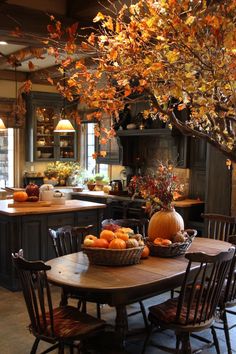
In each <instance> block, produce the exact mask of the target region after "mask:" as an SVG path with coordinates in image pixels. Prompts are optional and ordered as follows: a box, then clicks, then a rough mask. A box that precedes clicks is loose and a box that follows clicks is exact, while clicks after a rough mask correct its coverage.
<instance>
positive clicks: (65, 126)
mask: <svg viewBox="0 0 236 354" xmlns="http://www.w3.org/2000/svg"><path fill="white" fill-rule="evenodd" d="M54 132H55V133H68V132H75V128H74V127H73V125H72V124H71V122H70V121H69V119H61V120H59V122H58V123H57V126H56V128H55V129H54Z"/></svg>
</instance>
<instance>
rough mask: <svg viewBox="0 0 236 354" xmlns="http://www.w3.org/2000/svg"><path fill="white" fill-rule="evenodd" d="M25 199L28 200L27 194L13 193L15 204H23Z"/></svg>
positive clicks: (22, 192) (21, 192)
mask: <svg viewBox="0 0 236 354" xmlns="http://www.w3.org/2000/svg"><path fill="white" fill-rule="evenodd" d="M27 199H28V194H27V193H26V192H24V191H20V192H14V193H13V200H14V201H15V202H25V201H26V200H27Z"/></svg>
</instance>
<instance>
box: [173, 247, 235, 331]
mask: <svg viewBox="0 0 236 354" xmlns="http://www.w3.org/2000/svg"><path fill="white" fill-rule="evenodd" d="M234 252H235V248H234V247H231V248H230V249H229V250H228V251H227V252H221V253H219V254H217V255H208V254H205V253H202V252H197V253H187V254H186V255H185V257H186V258H187V259H188V260H189V262H188V266H187V269H186V273H185V278H184V282H183V285H182V287H181V291H180V295H179V300H178V306H177V312H176V322H177V323H180V324H183V325H185V326H186V325H190V326H194V325H200V324H202V323H205V324H206V325H207V324H208V325H209V323H211V321H212V320H213V318H214V314H215V311H216V307H217V305H218V302H219V299H220V295H221V291H222V288H223V285H224V280H225V278H226V276H227V274H228V272H229V269H230V265H231V260H232V258H233V256H234ZM196 264H198V267H197V268H196V269H195V272H194V275H192V274H191V269H193V268H194V266H195V267H196Z"/></svg>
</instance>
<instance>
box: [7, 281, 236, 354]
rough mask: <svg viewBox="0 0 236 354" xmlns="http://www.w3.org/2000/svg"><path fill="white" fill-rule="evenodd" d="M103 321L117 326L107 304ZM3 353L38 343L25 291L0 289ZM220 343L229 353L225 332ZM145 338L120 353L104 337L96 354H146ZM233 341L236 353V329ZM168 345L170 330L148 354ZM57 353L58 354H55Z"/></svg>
mask: <svg viewBox="0 0 236 354" xmlns="http://www.w3.org/2000/svg"><path fill="white" fill-rule="evenodd" d="M52 293H53V299H54V303H55V304H57V303H58V302H59V297H60V291H59V290H58V289H57V288H56V287H52ZM168 295H169V294H168ZM163 300H164V295H163V296H158V297H156V298H152V299H149V300H146V301H145V305H146V306H147V307H148V306H150V305H151V304H153V303H158V302H162V301H163ZM135 307H136V304H135V305H132V306H129V308H128V311H130V312H133V311H134V308H135ZM89 312H90V313H91V314H94V315H95V313H96V305H95V304H91V305H89ZM101 312H102V318H104V319H105V320H106V321H107V322H108V323H110V324H113V319H114V310H113V309H112V308H110V307H109V306H107V305H104V306H103V307H102V310H101ZM0 314H1V321H0V353H2V354H28V353H30V350H31V346H32V343H33V341H34V337H33V335H31V334H30V332H29V331H28V328H27V326H28V324H29V321H28V315H27V313H26V307H25V303H24V300H23V297H22V294H21V292H10V291H8V290H6V289H3V288H0ZM230 320H232V321H234V322H235V321H236V318H233V317H232V318H230ZM141 326H143V321H142V317H141V315H136V316H131V317H129V328H130V329H135V328H137V327H141ZM217 334H218V338H219V343H220V347H221V353H222V354H227V350H226V347H225V342H224V333H223V331H219V330H218V331H217ZM204 335H206V336H208V337H210V332H209V331H205V333H204ZM144 338H145V333H144V332H142V333H139V334H138V335H135V336H129V337H128V339H127V343H126V350H125V351H121V350H118V349H117V348H116V346H115V344H114V343H109V339H108V337H107V336H106V337H105V338H101V340H100V342H102V349H101V350H99V351H97V350H95V351H93V353H94V354H95V353H96V354H98V353H99V354H140V353H141V351H142V345H143V341H144ZM231 340H232V348H233V353H236V329H233V330H232V331H231ZM157 342H158V343H159V344H160V343H162V344H165V345H166V344H168V345H169V346H174V344H175V339H174V335H173V333H172V332H170V331H165V332H162V333H156V334H155V335H153V336H152V339H151V341H150V345H149V346H148V348H147V350H146V353H145V354H162V353H165V352H164V351H162V350H160V349H157V348H156V347H154V346H153V345H152V344H153V343H157ZM201 345H202V343H200V342H199V341H196V340H195V339H192V347H193V348H196V347H199V346H201ZM46 348H47V344H45V343H42V344H40V346H39V349H38V353H40V351H42V350H43V349H46ZM52 353H53V354H54V353H56V351H55V352H52ZM202 353H203V354H213V353H215V349H214V347H212V348H209V349H207V350H204V351H203V352H202Z"/></svg>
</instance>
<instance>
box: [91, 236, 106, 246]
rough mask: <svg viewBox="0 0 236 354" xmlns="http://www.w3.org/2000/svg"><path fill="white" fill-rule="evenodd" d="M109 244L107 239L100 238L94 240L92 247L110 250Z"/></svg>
mask: <svg viewBox="0 0 236 354" xmlns="http://www.w3.org/2000/svg"><path fill="white" fill-rule="evenodd" d="M108 245H109V242H108V241H107V240H106V239H105V238H98V239H96V240H94V243H93V245H92V247H98V248H108Z"/></svg>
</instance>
